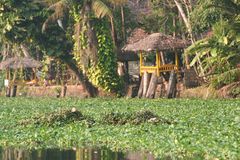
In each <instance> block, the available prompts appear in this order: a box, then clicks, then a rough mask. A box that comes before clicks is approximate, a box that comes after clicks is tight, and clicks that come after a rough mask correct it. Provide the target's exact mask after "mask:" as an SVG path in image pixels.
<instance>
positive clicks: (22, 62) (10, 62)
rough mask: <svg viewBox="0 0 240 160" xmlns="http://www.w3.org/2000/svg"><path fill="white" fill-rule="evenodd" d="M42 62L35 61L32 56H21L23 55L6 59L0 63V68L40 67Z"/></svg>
mask: <svg viewBox="0 0 240 160" xmlns="http://www.w3.org/2000/svg"><path fill="white" fill-rule="evenodd" d="M41 66H42V64H41V63H40V62H39V61H36V60H34V59H32V58H25V57H24V58H23V57H13V58H9V59H6V60H5V61H3V62H1V63H0V69H1V70H3V69H7V68H13V69H17V68H38V67H41Z"/></svg>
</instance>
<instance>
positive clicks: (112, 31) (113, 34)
mask: <svg viewBox="0 0 240 160" xmlns="http://www.w3.org/2000/svg"><path fill="white" fill-rule="evenodd" d="M110 23H111V35H112V40H113V45H114V47H117V46H116V45H117V43H116V34H115V27H114V21H113V17H111V18H110Z"/></svg>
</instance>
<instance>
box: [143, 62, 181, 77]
mask: <svg viewBox="0 0 240 160" xmlns="http://www.w3.org/2000/svg"><path fill="white" fill-rule="evenodd" d="M171 71H176V72H178V66H176V65H174V64H165V65H161V66H159V67H157V66H140V74H141V75H142V74H143V73H144V72H147V73H161V72H171Z"/></svg>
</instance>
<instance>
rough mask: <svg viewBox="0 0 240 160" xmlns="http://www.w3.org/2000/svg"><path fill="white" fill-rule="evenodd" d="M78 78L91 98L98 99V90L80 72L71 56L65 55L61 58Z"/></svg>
mask: <svg viewBox="0 0 240 160" xmlns="http://www.w3.org/2000/svg"><path fill="white" fill-rule="evenodd" d="M59 58H60V59H61V60H62V61H63V62H64V63H65V64H66V65H67V66H68V67H69V69H71V70H72V71H73V72H74V73H75V74H76V76H77V78H78V80H79V81H80V82H81V83H82V85H83V88H84V89H85V90H86V91H87V93H88V96H89V97H96V96H97V95H98V89H97V88H96V87H94V86H93V85H92V83H91V82H89V79H88V78H87V76H86V75H85V74H84V73H83V71H82V70H80V69H79V68H78V67H77V65H76V64H75V62H74V61H73V57H72V56H71V55H64V56H61V57H59Z"/></svg>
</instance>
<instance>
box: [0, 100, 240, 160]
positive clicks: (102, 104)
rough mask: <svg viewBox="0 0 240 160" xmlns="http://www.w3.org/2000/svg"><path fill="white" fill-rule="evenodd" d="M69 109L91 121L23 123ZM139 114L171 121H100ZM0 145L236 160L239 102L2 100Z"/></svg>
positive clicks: (238, 154) (239, 156)
mask: <svg viewBox="0 0 240 160" xmlns="http://www.w3.org/2000/svg"><path fill="white" fill-rule="evenodd" d="M72 107H75V108H76V109H77V110H79V111H81V113H82V114H83V115H84V116H87V117H91V120H92V122H91V125H89V122H88V121H86V120H82V121H78V122H68V123H66V124H64V122H62V123H61V124H59V125H50V126H49V125H45V124H41V123H40V124H38V123H28V124H24V125H23V124H22V122H26V121H34V120H36V119H37V118H38V117H43V116H44V115H47V114H48V113H54V112H58V111H59V110H62V109H71V108H72ZM140 110H148V111H152V112H153V113H154V114H156V115H157V116H159V117H161V118H162V119H165V120H168V121H170V122H173V123H157V124H153V123H141V124H132V123H127V124H117V125H114V124H106V123H102V121H103V117H104V115H106V114H108V113H120V115H124V114H127V113H136V112H138V111H140ZM40 120H41V119H40ZM0 146H3V147H7V146H15V147H25V148H56V147H58V148H71V147H79V146H107V147H109V148H111V149H116V150H125V149H128V150H148V151H151V152H153V153H154V154H155V155H157V156H159V157H165V156H168V157H169V156H170V157H178V158H183V157H190V158H191V157H200V158H201V159H202V158H206V159H211V158H223V159H240V150H239V146H240V100H180V99H177V100H165V99H159V100H138V99H128V100H126V99H85V100H80V99H46V98H45V99H44V98H0Z"/></svg>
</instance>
